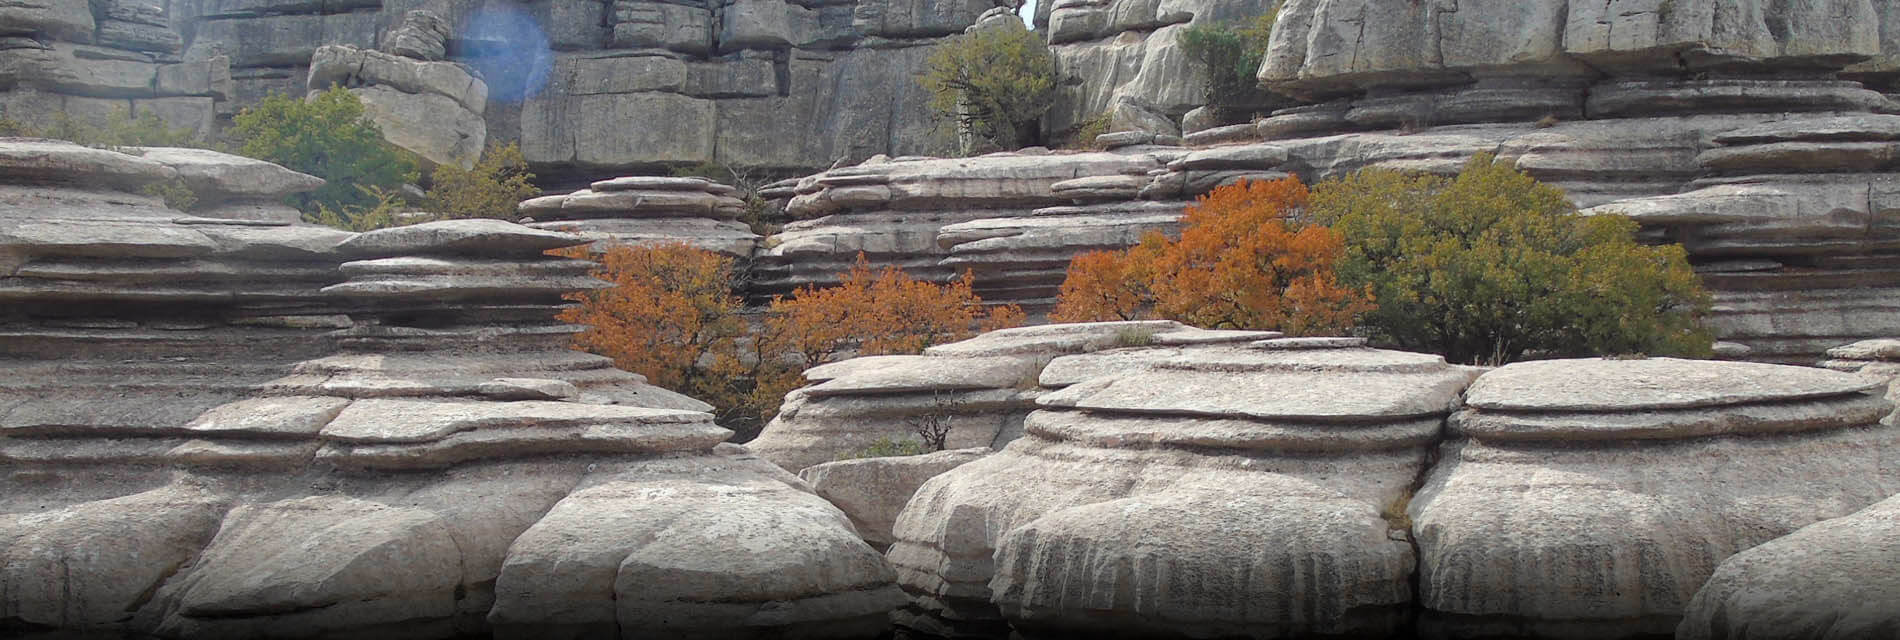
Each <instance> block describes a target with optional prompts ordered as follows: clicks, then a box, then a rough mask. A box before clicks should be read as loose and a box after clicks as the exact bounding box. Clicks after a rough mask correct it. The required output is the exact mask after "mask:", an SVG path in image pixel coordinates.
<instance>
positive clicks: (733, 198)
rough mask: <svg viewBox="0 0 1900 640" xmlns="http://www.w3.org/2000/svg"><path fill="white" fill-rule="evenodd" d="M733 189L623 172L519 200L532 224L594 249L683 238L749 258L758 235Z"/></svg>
mask: <svg viewBox="0 0 1900 640" xmlns="http://www.w3.org/2000/svg"><path fill="white" fill-rule="evenodd" d="M738 193H739V191H738V190H737V189H734V188H732V187H729V186H726V185H723V184H719V183H716V182H712V181H710V180H706V179H704V178H673V177H648V176H627V177H622V178H614V179H611V180H601V181H598V182H595V183H593V184H592V185H590V186H589V187H588V188H586V189H582V190H580V191H576V192H573V193H569V194H564V195H553V196H542V197H539V198H533V199H530V200H527V201H525V202H522V203H521V207H520V209H521V215H523V216H526V217H528V218H531V219H533V222H531V223H530V226H533V227H535V228H539V229H552V230H559V231H562V232H564V233H572V234H577V235H580V236H582V237H585V238H587V239H589V240H593V241H594V243H593V244H592V245H589V246H590V247H591V249H592V250H594V251H604V250H606V249H607V248H610V247H615V246H623V245H650V244H659V243H667V242H684V243H687V244H690V245H692V246H695V247H698V248H701V249H705V250H707V251H712V252H715V253H719V254H720V255H724V256H727V257H731V258H734V259H737V260H739V261H742V262H743V261H749V260H751V259H752V253H753V250H754V249H756V248H757V247H758V244H759V236H758V234H755V233H752V230H751V229H749V228H747V227H746V225H745V223H742V222H739V221H737V220H735V219H734V218H737V217H738V216H739V215H740V214H741V213H744V212H745V208H746V202H745V201H744V200H741V199H740V198H739V196H738Z"/></svg>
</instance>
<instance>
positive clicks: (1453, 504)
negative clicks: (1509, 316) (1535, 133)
mask: <svg viewBox="0 0 1900 640" xmlns="http://www.w3.org/2000/svg"><path fill="white" fill-rule="evenodd" d="M1880 387H1881V384H1880V382H1879V381H1878V380H1873V379H1869V378H1865V377H1862V376H1858V375H1853V374H1846V373H1840V372H1834V371H1827V370H1823V369H1808V368H1796V367H1784V366H1777V365H1765V364H1756V363H1740V362H1729V363H1723V362H1707V361H1688V360H1674V359H1668V358H1658V359H1649V360H1552V361H1540V362H1529V363H1519V364H1512V365H1508V366H1505V367H1503V368H1500V369H1497V370H1495V371H1492V372H1490V373H1487V374H1485V375H1484V376H1483V377H1481V378H1479V379H1478V381H1477V382H1476V383H1474V384H1473V385H1472V387H1471V389H1470V391H1469V392H1468V393H1467V394H1466V395H1465V405H1466V407H1467V408H1466V409H1464V410H1462V411H1460V412H1459V413H1458V414H1457V415H1455V416H1453V418H1452V420H1451V424H1450V427H1451V431H1452V433H1453V436H1454V437H1453V439H1452V440H1450V441H1449V442H1448V443H1447V444H1446V446H1445V448H1444V449H1443V451H1442V453H1441V455H1440V458H1439V462H1438V463H1437V464H1436V465H1434V466H1433V467H1432V469H1431V471H1430V476H1429V478H1427V480H1426V482H1425V484H1424V486H1423V488H1421V489H1420V490H1419V491H1418V497H1417V498H1416V499H1415V500H1414V501H1413V502H1412V503H1411V506H1410V508H1409V510H1408V513H1409V514H1410V515H1411V518H1412V520H1413V521H1414V523H1415V525H1414V531H1415V533H1416V536H1417V541H1418V549H1419V569H1418V571H1419V582H1418V583H1419V595H1418V597H1419V603H1420V605H1421V606H1422V607H1423V608H1424V610H1425V612H1426V615H1425V616H1424V619H1423V621H1422V623H1421V624H1423V625H1426V628H1428V629H1435V630H1436V633H1441V634H1443V635H1448V636H1457V637H1469V636H1484V635H1498V634H1502V635H1531V636H1545V637H1554V636H1590V637H1637V636H1643V635H1658V634H1668V633H1670V632H1671V631H1672V630H1673V629H1675V627H1676V625H1677V623H1678V622H1679V621H1680V620H1681V619H1682V616H1683V614H1684V611H1685V608H1686V607H1687V606H1688V605H1689V603H1690V600H1691V597H1692V596H1694V595H1695V593H1696V590H1697V589H1698V588H1700V587H1701V586H1702V584H1703V583H1704V582H1705V581H1707V580H1708V579H1709V576H1710V575H1711V574H1712V573H1713V572H1714V571H1715V567H1716V565H1717V564H1718V563H1720V562H1722V561H1723V559H1724V558H1727V557H1728V556H1730V555H1733V554H1735V553H1736V552H1739V551H1742V550H1744V549H1748V548H1750V547H1753V546H1755V545H1758V544H1761V543H1764V542H1767V541H1769V540H1772V539H1774V538H1777V537H1780V536H1783V535H1787V534H1788V533H1790V532H1793V531H1794V530H1795V529H1797V528H1800V527H1802V526H1804V525H1807V524H1810V523H1813V522H1816V521H1820V520H1824V519H1827V518H1833V517H1837V516H1842V515H1846V514H1848V513H1852V512H1854V511H1856V510H1858V509H1860V508H1862V507H1864V506H1867V505H1869V504H1872V503H1874V502H1877V501H1879V500H1881V499H1883V498H1886V497H1887V496H1890V495H1893V494H1894V493H1895V492H1900V457H1896V453H1900V428H1895V427H1893V426H1889V425H1883V424H1881V423H1880V421H1881V419H1882V418H1884V417H1885V416H1886V415H1887V414H1888V412H1889V411H1890V410H1891V409H1892V405H1891V403H1889V402H1887V401H1886V400H1885V399H1884V398H1882V397H1881V391H1883V390H1882V389H1880Z"/></svg>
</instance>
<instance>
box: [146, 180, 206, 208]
mask: <svg viewBox="0 0 1900 640" xmlns="http://www.w3.org/2000/svg"><path fill="white" fill-rule="evenodd" d="M144 191H145V195H148V196H152V197H155V198H161V199H163V200H164V201H165V206H167V207H171V208H173V209H177V210H179V211H190V210H191V208H192V207H195V206H198V194H197V193H195V192H193V191H192V190H191V187H188V186H185V181H183V180H179V179H177V178H173V179H171V180H166V181H164V182H154V183H152V184H148V185H145V189H144Z"/></svg>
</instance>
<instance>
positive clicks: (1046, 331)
mask: <svg viewBox="0 0 1900 640" xmlns="http://www.w3.org/2000/svg"><path fill="white" fill-rule="evenodd" d="M1151 334H1152V335H1158V336H1169V337H1168V338H1167V339H1168V340H1177V339H1179V340H1186V339H1191V338H1187V337H1183V336H1207V335H1214V336H1220V335H1225V334H1223V333H1220V332H1208V331H1204V330H1200V329H1193V328H1191V327H1187V326H1185V325H1182V324H1180V323H1176V322H1173V321H1167V320H1161V321H1144V322H1128V323H1112V322H1111V323H1091V324H1051V325H1042V326H1033V327H1017V328H1014V329H1002V330H998V331H992V332H989V333H985V334H983V335H981V336H977V337H975V338H971V339H969V340H964V341H962V342H955V343H951V344H942V345H937V346H933V347H930V348H928V349H925V350H924V354H923V355H887V356H867V357H861V358H853V359H850V360H845V361H843V362H834V363H831V364H825V365H819V366H816V367H812V368H811V369H808V370H806V371H805V379H806V380H809V381H811V382H812V384H811V385H809V386H806V387H802V388H799V389H796V390H794V391H792V392H791V393H790V394H787V395H786V396H785V403H784V404H783V405H782V406H781V407H780V408H779V413H778V416H776V417H774V418H773V419H772V421H771V422H770V423H769V424H767V425H766V426H765V429H764V430H763V431H762V432H760V433H759V437H758V438H756V439H754V440H752V442H750V443H748V446H749V447H751V448H752V450H753V451H756V452H758V454H759V455H760V456H763V457H765V458H766V459H768V460H771V461H773V462H776V463H778V464H779V466H782V467H785V468H786V469H789V470H793V471H800V470H803V469H805V468H807V467H811V466H812V465H816V464H820V463H825V462H830V461H832V460H836V459H838V458H839V457H840V456H843V455H848V454H851V453H853V452H856V451H859V450H861V449H864V448H865V447H866V446H869V445H870V444H872V443H874V442H876V441H878V440H879V439H889V440H912V441H916V440H919V437H918V435H917V433H916V432H917V427H918V426H919V424H920V423H922V422H924V421H937V422H938V423H939V424H941V425H942V426H944V427H947V428H948V429H949V437H948V439H947V440H946V444H947V446H949V447H950V448H953V449H955V448H973V447H989V448H992V449H1000V448H1002V447H1003V445H1005V444H1008V443H1009V442H1011V441H1013V440H1015V439H1016V438H1018V437H1021V435H1022V420H1023V416H1024V415H1026V414H1028V413H1029V412H1030V411H1031V410H1033V409H1034V408H1035V400H1036V398H1037V397H1038V396H1040V395H1041V393H1042V391H1041V390H1040V389H1039V388H1038V387H1037V386H1036V385H1035V384H1034V382H1035V380H1036V376H1037V375H1038V374H1039V372H1040V371H1042V368H1043V366H1044V365H1045V364H1047V363H1048V362H1049V361H1050V360H1051V359H1053V358H1055V357H1057V356H1060V355H1065V354H1073V353H1084V352H1089V351H1099V350H1102V349H1108V348H1112V347H1114V346H1115V345H1116V344H1118V342H1119V341H1126V340H1138V339H1145V338H1143V337H1142V336H1148V335H1151ZM1242 335H1243V336H1244V337H1253V338H1258V337H1261V336H1262V335H1266V334H1261V333H1259V332H1245V333H1243V334H1242Z"/></svg>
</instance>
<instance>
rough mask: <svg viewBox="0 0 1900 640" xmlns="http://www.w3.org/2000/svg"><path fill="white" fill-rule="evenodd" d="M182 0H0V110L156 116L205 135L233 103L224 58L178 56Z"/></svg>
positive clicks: (43, 117) (51, 122) (36, 123)
mask: <svg viewBox="0 0 1900 640" xmlns="http://www.w3.org/2000/svg"><path fill="white" fill-rule="evenodd" d="M177 4H179V3H175V2H174V3H167V2H164V1H162V0H99V1H97V2H80V1H75V0H13V1H10V2H7V3H6V4H5V5H3V6H0V117H5V118H7V119H11V120H14V121H17V122H20V123H22V124H25V125H27V126H32V127H51V126H56V125H58V124H59V120H60V118H61V117H62V116H65V117H69V118H73V119H74V120H76V121H78V122H81V123H91V124H93V125H95V126H97V125H99V124H101V123H105V122H108V121H110V120H111V118H112V117H114V116H115V115H116V116H118V117H123V118H135V119H136V118H145V117H156V118H157V119H158V120H159V121H161V122H164V123H165V124H166V125H167V126H169V127H171V128H173V129H182V130H186V131H189V132H191V133H194V134H197V135H199V136H207V137H208V136H210V135H211V133H212V132H213V130H214V129H213V127H214V122H215V120H216V117H217V116H218V115H219V114H229V113H233V112H234V104H235V103H234V102H233V101H232V98H233V92H234V88H233V83H232V80H231V65H230V61H229V58H227V57H224V56H220V55H216V54H213V53H210V52H206V54H205V55H200V56H190V57H187V56H184V55H182V52H183V49H184V39H183V37H182V36H181V35H180V34H181V33H182V31H181V30H180V29H178V28H177V26H176V25H177V19H178V18H179V14H178V12H177V11H176V10H175V9H173V6H174V5H177Z"/></svg>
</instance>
